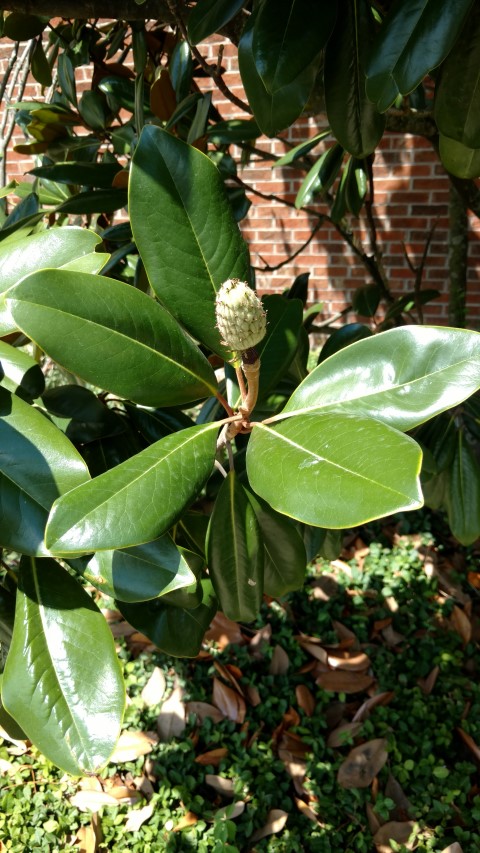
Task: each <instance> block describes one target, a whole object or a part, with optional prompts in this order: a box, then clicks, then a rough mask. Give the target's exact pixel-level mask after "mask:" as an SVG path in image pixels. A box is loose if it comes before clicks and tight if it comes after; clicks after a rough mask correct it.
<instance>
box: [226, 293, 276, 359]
mask: <svg viewBox="0 0 480 853" xmlns="http://www.w3.org/2000/svg"><path fill="white" fill-rule="evenodd" d="M215 312H216V317H217V328H218V330H219V332H220V334H221V336H222V344H223V345H224V346H226V347H228V349H230V350H234V351H236V352H244V351H245V350H247V349H250V348H251V347H254V346H256V344H258V343H259V342H260V341H261V340H262V338H264V337H265V332H266V330H267V321H266V316H265V311H264V310H263V308H262V303H261V302H260V299H259V298H258V296H257V294H256V293H255V291H253V290H252V289H251V288H250V287H249V286H248V284H247V283H246V282H245V281H240V280H239V279H238V278H231V279H230V278H229V279H228V280H227V281H225V282H224V283H223V284H222V286H221V288H220V290H219V291H218V293H217V298H216V304H215Z"/></svg>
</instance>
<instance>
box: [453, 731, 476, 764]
mask: <svg viewBox="0 0 480 853" xmlns="http://www.w3.org/2000/svg"><path fill="white" fill-rule="evenodd" d="M457 732H458V734H459V735H460V737H461V738H462V740H463V742H464V743H465V744H466V745H467V746H468V748H469V750H470V752H471V753H472V755H474V756H475V758H476V759H477V761H480V747H479V746H478V745H477V744H476V743H475V741H474V739H473V737H471V735H469V734H468V733H467V732H466V731H465V729H462V728H460V727H458V728H457Z"/></svg>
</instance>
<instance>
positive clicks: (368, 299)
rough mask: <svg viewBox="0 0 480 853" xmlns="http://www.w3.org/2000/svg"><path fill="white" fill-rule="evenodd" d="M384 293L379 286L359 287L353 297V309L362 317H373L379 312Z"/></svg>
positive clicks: (366, 285)
mask: <svg viewBox="0 0 480 853" xmlns="http://www.w3.org/2000/svg"><path fill="white" fill-rule="evenodd" d="M381 298H382V292H381V290H380V287H379V286H378V284H365V285H363V287H357V289H356V290H355V292H354V294H353V296H352V308H353V310H354V311H355V314H360V316H361V317H373V315H374V314H375V311H376V310H377V308H378V306H379V304H380V299H381Z"/></svg>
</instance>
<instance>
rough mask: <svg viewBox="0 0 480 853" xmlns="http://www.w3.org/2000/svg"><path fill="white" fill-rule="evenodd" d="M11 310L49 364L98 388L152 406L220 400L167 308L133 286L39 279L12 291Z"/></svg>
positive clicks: (78, 277)
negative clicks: (48, 356)
mask: <svg viewBox="0 0 480 853" xmlns="http://www.w3.org/2000/svg"><path fill="white" fill-rule="evenodd" d="M7 307H8V308H9V310H10V311H11V313H12V316H13V318H14V320H15V322H16V323H17V324H18V327H19V328H20V329H22V331H23V332H24V333H25V334H26V335H28V337H30V338H31V339H32V340H33V341H35V342H36V343H37V344H38V345H39V346H40V347H41V348H42V349H43V350H44V351H45V352H46V353H48V354H49V355H50V356H51V358H53V359H54V360H55V361H57V362H58V363H59V364H61V365H63V366H64V367H66V368H67V370H70V371H71V372H72V373H75V374H77V375H78V376H81V377H82V378H83V379H85V380H86V381H87V382H91V383H92V384H93V385H97V386H99V387H100V388H105V389H108V390H109V391H113V392H114V393H116V394H119V395H120V396H122V397H127V398H129V399H131V400H134V401H135V402H138V403H142V404H144V405H147V406H156V405H159V406H161V405H167V406H175V405H180V404H182V403H187V402H190V401H192V400H196V399H198V398H201V397H207V396H210V394H212V393H213V394H215V391H216V379H215V374H214V372H213V370H212V368H211V366H210V364H209V363H208V361H207V359H206V358H205V356H204V355H202V353H201V352H200V350H199V349H198V347H197V346H196V345H195V344H194V343H193V342H192V340H191V339H190V338H189V337H188V336H187V335H186V334H185V332H183V330H182V329H181V328H180V326H179V325H178V324H177V323H176V322H175V320H174V319H173V317H171V315H170V314H168V312H167V311H165V309H164V308H162V307H161V306H160V305H158V303H156V302H154V301H153V300H152V299H151V298H150V297H149V296H146V295H145V294H144V293H141V292H140V291H139V290H137V289H136V288H133V287H130V285H128V284H124V283H123V282H119V281H114V280H113V279H110V278H102V277H100V276H95V275H88V274H86V273H85V274H83V273H76V272H71V271H66V270H65V271H64V270H49V271H45V272H38V273H34V274H33V275H30V276H28V278H26V279H23V281H21V282H20V283H19V284H17V285H16V286H15V287H14V288H12V289H11V290H10V291H9V293H8V297H7ZM59 324H60V325H61V329H62V334H61V335H59V334H58V328H59Z"/></svg>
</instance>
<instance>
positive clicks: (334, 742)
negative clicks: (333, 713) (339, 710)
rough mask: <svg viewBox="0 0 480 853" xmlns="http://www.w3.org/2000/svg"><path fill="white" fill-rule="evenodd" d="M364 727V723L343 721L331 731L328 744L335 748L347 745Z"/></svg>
mask: <svg viewBox="0 0 480 853" xmlns="http://www.w3.org/2000/svg"><path fill="white" fill-rule="evenodd" d="M361 728H362V723H354V722H352V723H342V725H341V726H338V727H337V728H336V729H334V730H333V732H330V734H329V736H328V739H327V746H329V747H332V748H334V749H336V748H338V747H340V746H345V743H346V741H347V740H350V738H354V737H355V736H356V735H357V734H358V733H359V731H360V730H361Z"/></svg>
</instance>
